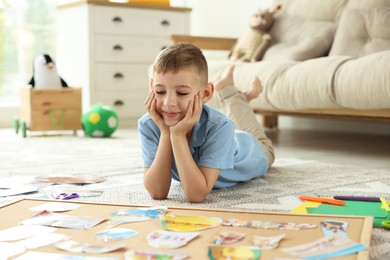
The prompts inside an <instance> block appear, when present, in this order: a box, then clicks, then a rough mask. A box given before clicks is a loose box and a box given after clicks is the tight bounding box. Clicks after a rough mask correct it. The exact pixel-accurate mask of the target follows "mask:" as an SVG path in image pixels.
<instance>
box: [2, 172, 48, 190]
mask: <svg viewBox="0 0 390 260" xmlns="http://www.w3.org/2000/svg"><path fill="white" fill-rule="evenodd" d="M49 185H52V184H51V183H46V182H41V181H37V180H35V176H34V175H22V176H8V177H4V178H1V179H0V189H12V188H16V187H19V186H33V187H35V188H42V187H46V186H49Z"/></svg>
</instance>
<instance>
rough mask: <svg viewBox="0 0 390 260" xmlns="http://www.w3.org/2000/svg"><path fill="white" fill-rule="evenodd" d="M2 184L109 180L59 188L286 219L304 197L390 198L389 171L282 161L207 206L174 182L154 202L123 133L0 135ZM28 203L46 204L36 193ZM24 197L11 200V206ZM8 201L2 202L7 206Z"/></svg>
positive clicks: (384, 237)
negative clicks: (55, 178) (13, 179)
mask: <svg viewBox="0 0 390 260" xmlns="http://www.w3.org/2000/svg"><path fill="white" fill-rule="evenodd" d="M0 136H2V137H5V138H1V139H2V140H1V146H2V149H0V177H8V176H25V175H33V176H44V175H48V174H72V175H95V176H104V177H106V178H107V180H106V181H104V182H102V183H96V184H90V185H78V186H76V187H75V186H74V185H58V187H59V188H60V189H67V188H69V187H70V188H72V189H78V190H103V191H104V193H103V194H102V195H101V196H100V197H90V198H82V199H83V200H86V201H101V202H111V203H124V204H139V205H141V204H142V205H164V206H168V207H169V206H185V207H201V208H228V209H244V210H261V211H275V212H288V211H290V210H291V209H293V208H295V207H296V206H298V205H299V204H300V203H301V202H300V200H299V199H298V197H299V196H301V195H319V196H333V195H335V194H337V195H343V194H345V195H347V194H361V195H367V196H369V195H372V196H374V195H377V194H382V195H383V196H385V197H387V198H388V199H390V170H388V169H383V170H378V169H372V170H371V169H363V168H357V167H354V166H344V165H332V164H326V163H322V162H318V161H301V160H296V159H291V158H277V160H276V162H275V165H274V166H273V167H272V168H271V169H270V171H269V172H268V173H267V174H266V175H265V176H264V177H263V178H258V179H255V180H253V181H251V182H248V183H243V184H240V185H238V186H236V187H234V188H228V189H221V190H215V191H212V193H211V194H209V196H208V197H207V199H206V201H205V202H204V203H201V204H189V203H186V202H185V201H184V200H183V191H182V189H181V187H180V185H179V183H177V182H174V183H173V185H172V188H171V191H170V193H169V198H168V199H167V200H164V201H155V200H151V199H150V198H149V196H148V194H147V193H146V191H145V189H144V188H143V184H142V162H141V155H140V148H139V147H140V145H139V140H138V138H137V135H136V134H135V133H134V132H132V133H129V132H126V131H119V132H118V133H116V134H115V137H114V138H107V139H92V138H85V137H82V136H73V135H61V136H53V135H52V136H46V137H43V136H30V137H28V138H26V139H23V138H20V137H18V136H15V135H14V134H13V133H11V132H10V131H9V132H8V131H3V132H1V133H0ZM28 196H29V197H34V198H42V197H43V194H41V193H33V194H30V195H28ZM18 197H19V196H12V197H11V198H12V199H15V198H18ZM9 199H10V197H0V201H3V202H4V201H7V200H9ZM389 241H390V231H388V230H383V229H376V228H375V229H374V231H373V235H372V240H371V247H370V258H371V259H390V242H389Z"/></svg>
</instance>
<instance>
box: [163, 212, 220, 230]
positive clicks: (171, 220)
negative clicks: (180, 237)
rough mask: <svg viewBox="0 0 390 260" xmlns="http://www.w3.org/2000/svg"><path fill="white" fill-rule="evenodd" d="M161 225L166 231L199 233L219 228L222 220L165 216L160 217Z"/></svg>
mask: <svg viewBox="0 0 390 260" xmlns="http://www.w3.org/2000/svg"><path fill="white" fill-rule="evenodd" d="M161 223H162V225H163V227H164V228H165V229H166V230H171V231H199V230H203V229H208V228H213V227H217V226H220V225H221V223H222V219H221V218H216V217H204V216H176V215H165V216H162V217H161Z"/></svg>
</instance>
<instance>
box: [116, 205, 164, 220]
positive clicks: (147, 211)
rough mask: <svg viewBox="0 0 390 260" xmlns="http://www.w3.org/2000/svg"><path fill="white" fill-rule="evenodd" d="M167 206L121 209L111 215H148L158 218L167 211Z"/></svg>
mask: <svg viewBox="0 0 390 260" xmlns="http://www.w3.org/2000/svg"><path fill="white" fill-rule="evenodd" d="M167 210H168V208H167V207H154V208H138V209H123V210H118V211H115V212H112V213H111V216H114V217H117V216H121V217H124V216H129V217H130V216H131V217H148V218H150V219H155V218H160V216H162V215H164V214H165V213H166V212H167Z"/></svg>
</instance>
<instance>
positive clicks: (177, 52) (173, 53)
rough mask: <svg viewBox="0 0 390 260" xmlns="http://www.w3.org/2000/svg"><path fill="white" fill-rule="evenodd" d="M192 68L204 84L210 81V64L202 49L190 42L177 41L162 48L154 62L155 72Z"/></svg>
mask: <svg viewBox="0 0 390 260" xmlns="http://www.w3.org/2000/svg"><path fill="white" fill-rule="evenodd" d="M186 69H192V70H193V71H194V72H195V73H197V74H198V75H199V79H200V83H201V85H202V86H204V85H206V84H207V83H208V66H207V61H206V58H205V57H204V55H203V53H202V51H201V50H200V49H199V48H198V47H196V46H194V45H192V44H189V43H175V44H172V45H170V46H168V47H167V48H165V49H164V50H162V51H161V52H160V53H159V54H158V56H157V58H156V60H155V61H154V64H153V71H154V73H162V74H165V73H167V72H175V73H176V72H178V71H179V70H186Z"/></svg>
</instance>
